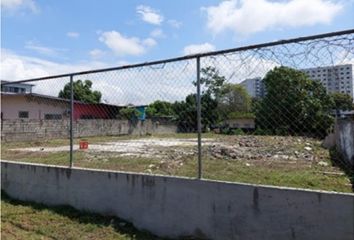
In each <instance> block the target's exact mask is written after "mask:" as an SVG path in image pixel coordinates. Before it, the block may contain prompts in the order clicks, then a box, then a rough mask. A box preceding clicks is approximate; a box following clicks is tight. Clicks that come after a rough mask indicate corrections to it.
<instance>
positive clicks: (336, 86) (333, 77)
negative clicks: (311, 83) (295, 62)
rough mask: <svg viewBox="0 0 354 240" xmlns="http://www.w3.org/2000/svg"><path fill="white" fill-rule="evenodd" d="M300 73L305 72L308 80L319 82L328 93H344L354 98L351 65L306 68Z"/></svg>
mask: <svg viewBox="0 0 354 240" xmlns="http://www.w3.org/2000/svg"><path fill="white" fill-rule="evenodd" d="M301 71H303V72H305V73H306V74H307V75H308V76H309V78H310V79H312V80H317V81H320V82H321V83H322V85H323V86H324V87H325V88H326V90H327V92H328V93H333V92H340V93H346V94H349V95H350V96H352V97H353V98H354V86H353V65H352V64H345V65H336V66H331V67H317V68H307V69H302V70H301Z"/></svg>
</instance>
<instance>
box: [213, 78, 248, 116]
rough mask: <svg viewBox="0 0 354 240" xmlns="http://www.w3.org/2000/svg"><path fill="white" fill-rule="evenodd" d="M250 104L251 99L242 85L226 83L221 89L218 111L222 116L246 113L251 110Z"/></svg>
mask: <svg viewBox="0 0 354 240" xmlns="http://www.w3.org/2000/svg"><path fill="white" fill-rule="evenodd" d="M251 102H252V98H251V97H250V95H249V94H248V93H247V91H246V89H245V88H244V87H243V86H242V85H239V84H230V83H228V84H225V85H224V86H223V87H222V90H221V95H220V98H219V103H218V110H219V111H220V114H221V115H223V116H228V115H230V114H231V113H237V112H239V113H246V112H249V111H250V110H251Z"/></svg>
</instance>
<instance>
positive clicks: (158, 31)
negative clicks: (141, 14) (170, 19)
mask: <svg viewBox="0 0 354 240" xmlns="http://www.w3.org/2000/svg"><path fill="white" fill-rule="evenodd" d="M150 36H151V37H153V38H164V37H166V36H165V34H164V33H163V31H162V29H160V28H156V29H154V30H152V31H151V33H150Z"/></svg>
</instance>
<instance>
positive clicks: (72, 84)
mask: <svg viewBox="0 0 354 240" xmlns="http://www.w3.org/2000/svg"><path fill="white" fill-rule="evenodd" d="M73 123H74V82H73V75H70V168H72V167H73V160H74V159H73V158H74V152H73V150H74V128H73Z"/></svg>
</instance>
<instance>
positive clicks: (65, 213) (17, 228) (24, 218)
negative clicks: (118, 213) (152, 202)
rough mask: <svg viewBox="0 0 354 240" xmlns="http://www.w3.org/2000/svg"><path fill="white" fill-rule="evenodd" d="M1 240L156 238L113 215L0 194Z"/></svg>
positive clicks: (149, 239) (136, 239)
mask: <svg viewBox="0 0 354 240" xmlns="http://www.w3.org/2000/svg"><path fill="white" fill-rule="evenodd" d="M1 237H2V238H3V239H119V240H128V239H135V240H153V239H156V240H157V239H162V238H158V237H156V236H154V235H152V234H150V233H148V232H144V231H139V230H137V229H136V228H135V227H134V226H133V225H132V224H130V223H127V222H125V221H124V220H122V219H119V218H117V217H112V216H101V215H98V214H93V213H88V212H80V211H78V210H76V209H74V208H72V207H69V206H56V207H48V206H45V205H42V204H36V203H31V202H22V201H17V200H13V199H11V198H9V197H8V196H7V195H6V194H5V193H3V192H2V199H1Z"/></svg>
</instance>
